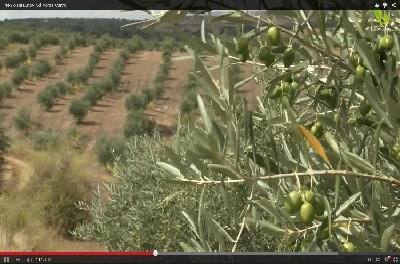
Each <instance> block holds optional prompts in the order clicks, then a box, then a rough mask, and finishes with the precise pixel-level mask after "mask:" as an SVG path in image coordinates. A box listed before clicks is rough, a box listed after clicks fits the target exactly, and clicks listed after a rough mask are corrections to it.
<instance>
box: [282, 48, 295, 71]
mask: <svg viewBox="0 0 400 264" xmlns="http://www.w3.org/2000/svg"><path fill="white" fill-rule="evenodd" d="M295 57H296V53H295V52H294V50H292V49H287V50H286V51H285V53H284V54H283V65H284V66H285V68H288V67H289V66H290V65H292V64H293V62H294V60H295Z"/></svg>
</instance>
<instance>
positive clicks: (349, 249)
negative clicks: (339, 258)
mask: <svg viewBox="0 0 400 264" xmlns="http://www.w3.org/2000/svg"><path fill="white" fill-rule="evenodd" d="M343 251H344V252H348V253H352V252H355V251H356V249H355V247H354V244H353V243H351V242H345V243H343Z"/></svg>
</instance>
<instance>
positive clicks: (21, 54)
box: [4, 49, 28, 69]
mask: <svg viewBox="0 0 400 264" xmlns="http://www.w3.org/2000/svg"><path fill="white" fill-rule="evenodd" d="M27 59H28V55H27V54H26V51H25V50H24V49H20V50H19V51H18V52H17V53H16V54H14V55H10V56H7V57H6V58H5V59H4V66H5V67H6V68H7V69H16V68H17V67H18V66H19V65H20V64H21V63H23V62H25V61H26V60H27Z"/></svg>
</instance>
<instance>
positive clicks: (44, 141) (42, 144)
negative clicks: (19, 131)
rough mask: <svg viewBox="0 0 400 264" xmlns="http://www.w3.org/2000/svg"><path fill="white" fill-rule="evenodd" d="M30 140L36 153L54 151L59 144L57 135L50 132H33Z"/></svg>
mask: <svg viewBox="0 0 400 264" xmlns="http://www.w3.org/2000/svg"><path fill="white" fill-rule="evenodd" d="M30 138H31V140H32V143H33V149H34V150H36V151H48V150H52V149H55V148H57V147H58V146H59V144H60V142H61V140H60V136H59V134H58V133H56V132H54V131H51V130H46V131H38V132H35V133H33V134H32V135H31V136H30Z"/></svg>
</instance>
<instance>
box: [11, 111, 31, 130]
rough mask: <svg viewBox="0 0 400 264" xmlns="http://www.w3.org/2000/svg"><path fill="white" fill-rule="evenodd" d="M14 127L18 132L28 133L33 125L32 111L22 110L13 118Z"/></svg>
mask: <svg viewBox="0 0 400 264" xmlns="http://www.w3.org/2000/svg"><path fill="white" fill-rule="evenodd" d="M13 120H14V125H15V127H16V128H17V129H18V130H21V131H24V132H25V133H27V132H28V130H29V128H30V127H31V125H32V120H31V111H30V110H29V109H27V108H21V109H20V110H19V111H18V112H17V114H16V115H15V116H14V118H13Z"/></svg>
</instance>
